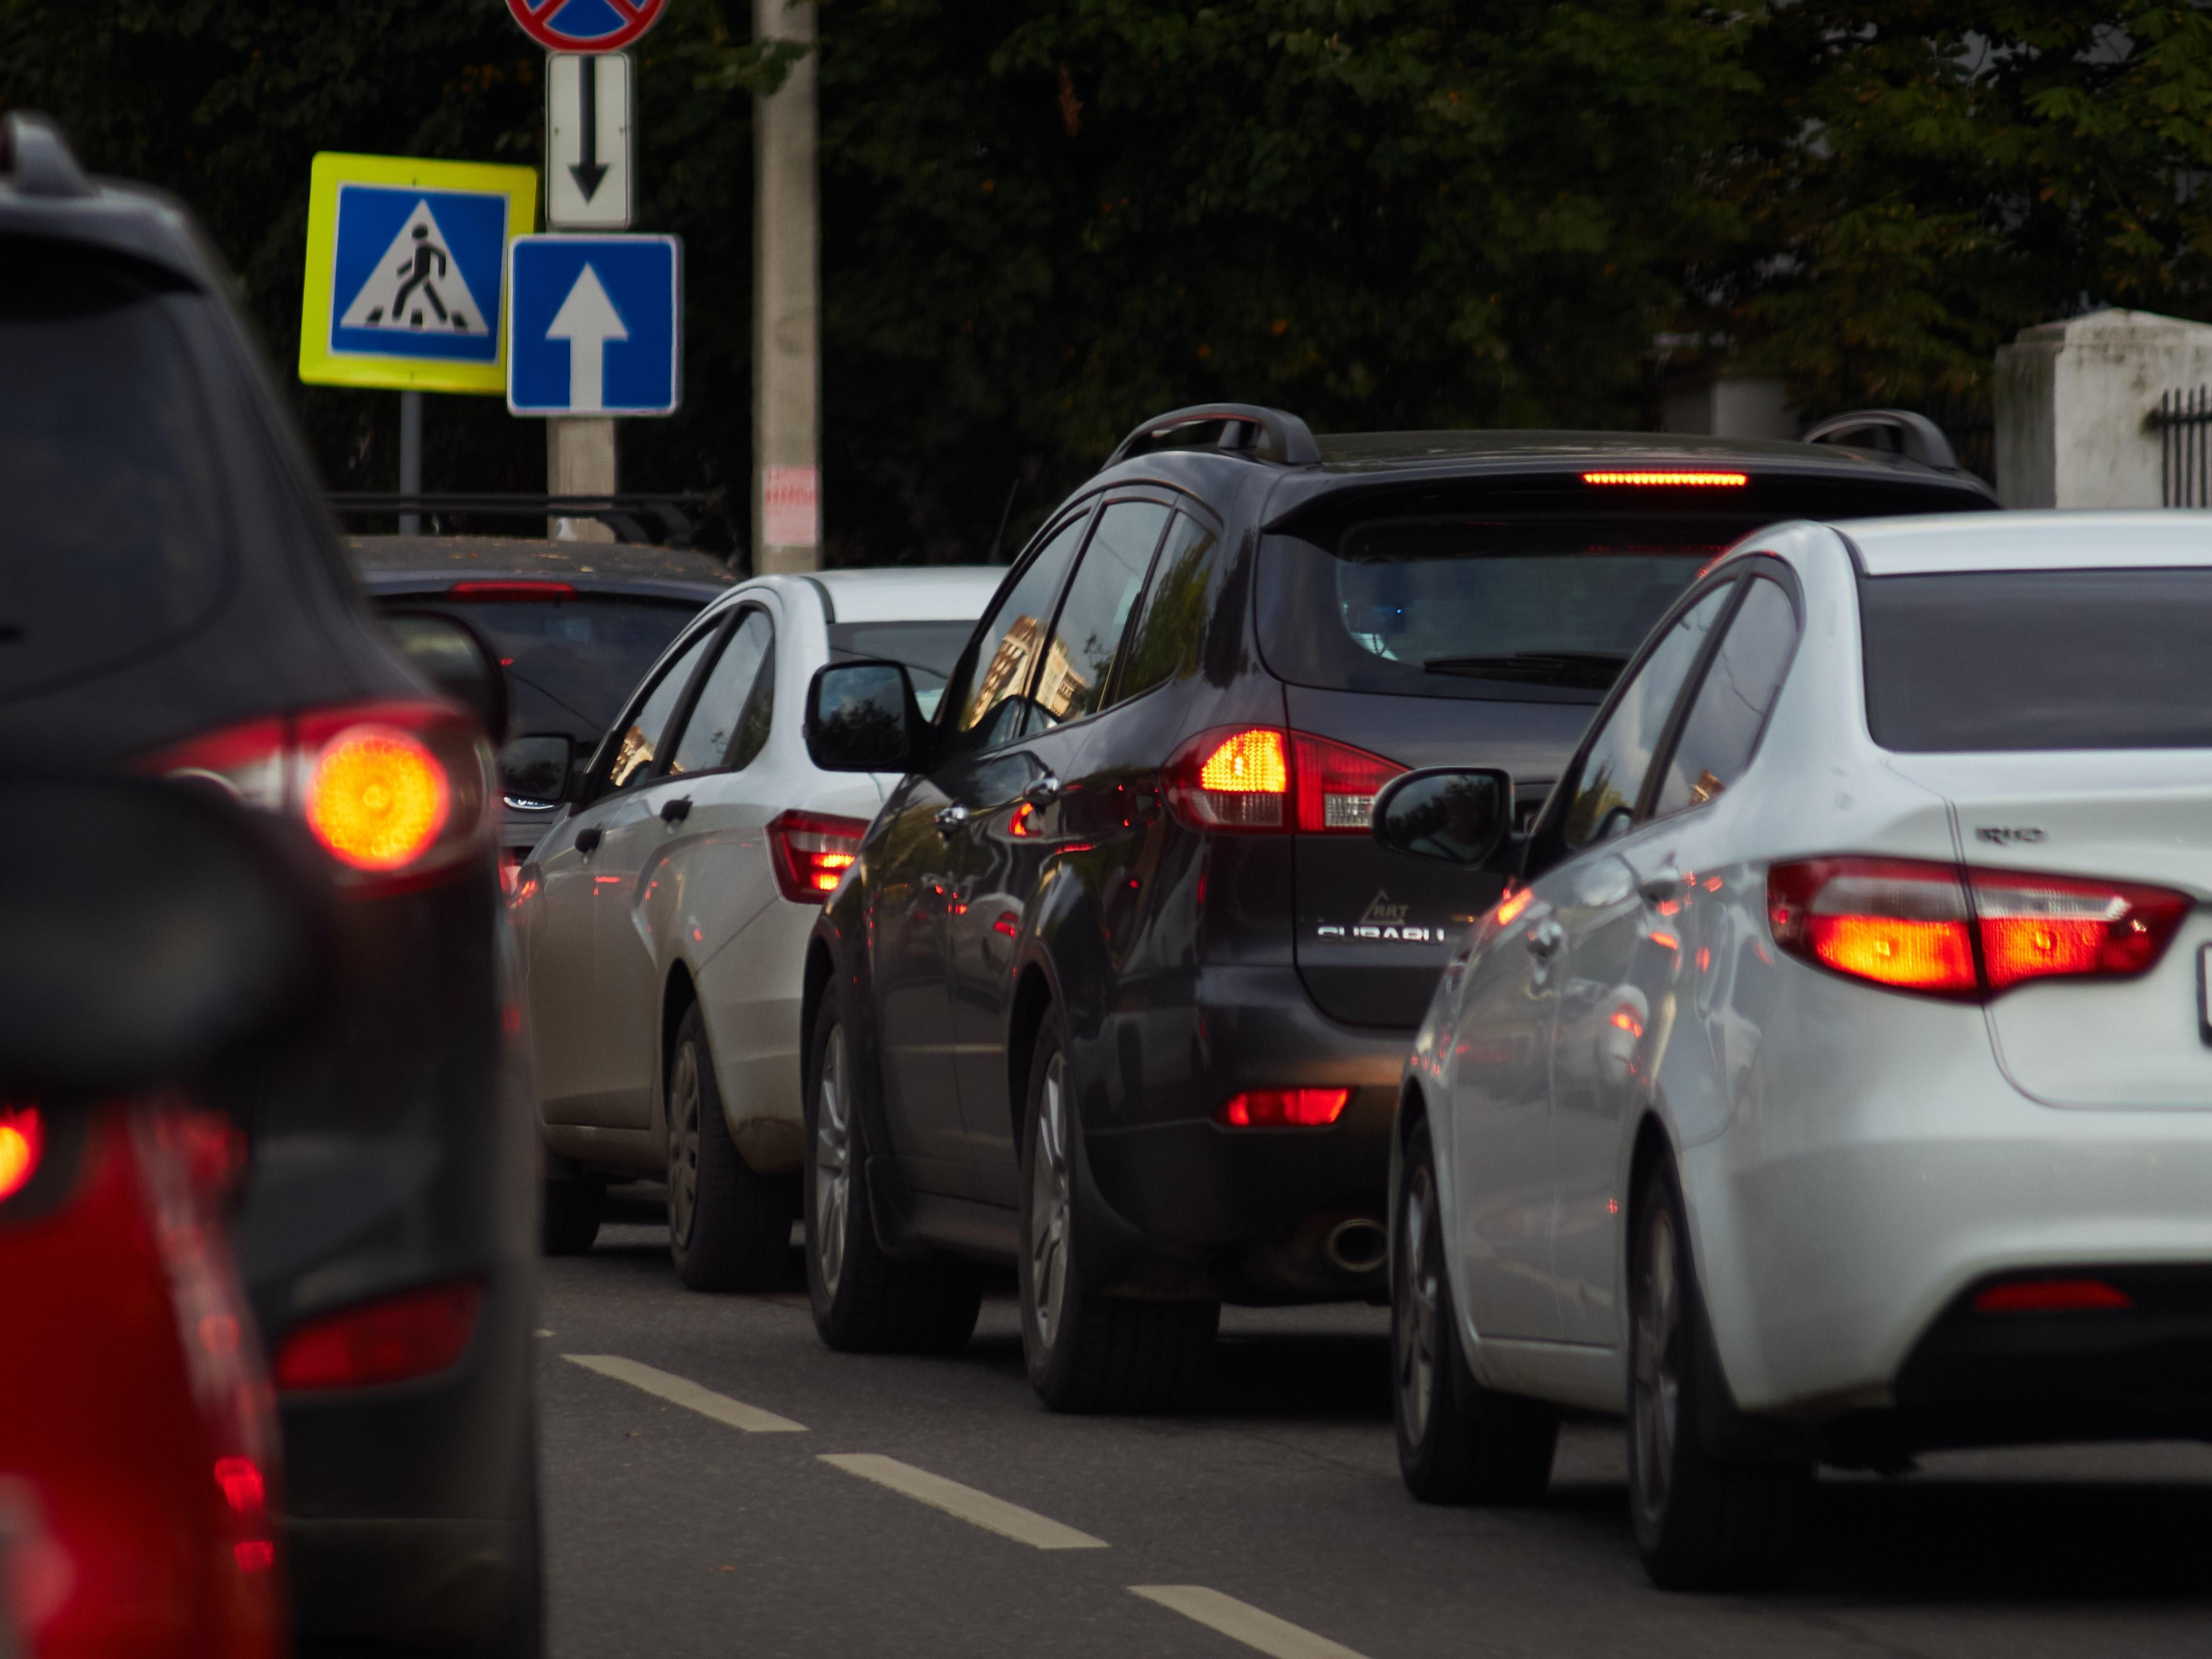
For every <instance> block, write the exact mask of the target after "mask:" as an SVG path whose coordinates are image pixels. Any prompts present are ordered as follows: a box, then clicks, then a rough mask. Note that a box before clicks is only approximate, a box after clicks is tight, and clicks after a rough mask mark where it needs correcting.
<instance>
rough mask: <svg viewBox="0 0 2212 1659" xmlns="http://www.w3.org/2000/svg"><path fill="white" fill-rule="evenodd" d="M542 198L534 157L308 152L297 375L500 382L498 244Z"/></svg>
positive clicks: (523, 224)
mask: <svg viewBox="0 0 2212 1659" xmlns="http://www.w3.org/2000/svg"><path fill="white" fill-rule="evenodd" d="M537 211H538V174H537V173H536V171H535V170H534V169H532V168H530V167H491V166H485V165H482V164H479V163H477V162H471V161H416V160H413V159H411V158H408V157H404V156H396V155H337V154H335V153H332V152H329V151H325V152H324V153H323V154H321V155H317V156H316V157H315V161H314V167H313V173H311V174H310V183H309V188H308V201H307V287H306V291H305V293H304V295H303V296H302V299H301V307H300V378H301V380H307V381H312V382H314V383H316V384H319V385H324V386H383V387H388V388H392V389H395V390H398V391H403V392H494V393H497V392H505V391H506V390H507V323H506V315H507V305H506V295H504V294H503V293H502V292H501V281H502V280H503V278H504V276H505V275H506V269H507V243H508V242H509V241H510V240H513V238H514V237H516V236H520V235H525V234H528V233H529V232H530V231H532V230H533V229H535V228H536V220H537Z"/></svg>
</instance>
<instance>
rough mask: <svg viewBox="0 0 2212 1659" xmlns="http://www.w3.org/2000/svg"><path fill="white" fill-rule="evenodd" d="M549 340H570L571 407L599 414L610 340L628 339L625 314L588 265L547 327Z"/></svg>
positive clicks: (604, 401)
mask: <svg viewBox="0 0 2212 1659" xmlns="http://www.w3.org/2000/svg"><path fill="white" fill-rule="evenodd" d="M545 337H546V338H547V339H549V340H566V341H567V342H568V408H569V410H570V412H572V413H574V414H577V415H588V414H596V413H598V412H599V410H602V409H604V408H605V407H606V391H605V387H606V355H607V342H608V341H610V340H627V339H628V338H629V330H628V329H626V328H624V327H623V319H622V316H621V313H618V312H617V311H616V309H615V302H614V301H612V300H610V299H609V298H607V291H606V289H605V288H603V287H601V286H600V284H599V272H597V271H596V270H592V268H591V266H589V265H586V266H585V267H584V268H583V270H580V271H579V272H578V273H577V275H576V283H575V286H574V287H573V288H571V289H569V290H568V298H567V299H565V300H563V301H561V309H560V310H558V311H556V312H555V313H553V322H552V325H551V326H550V327H549V328H547V329H546V331H545Z"/></svg>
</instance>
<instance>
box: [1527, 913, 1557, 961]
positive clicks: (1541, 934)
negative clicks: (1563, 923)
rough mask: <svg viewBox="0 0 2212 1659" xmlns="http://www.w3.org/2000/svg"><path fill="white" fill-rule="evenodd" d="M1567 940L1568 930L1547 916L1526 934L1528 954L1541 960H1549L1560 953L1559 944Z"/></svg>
mask: <svg viewBox="0 0 2212 1659" xmlns="http://www.w3.org/2000/svg"><path fill="white" fill-rule="evenodd" d="M1566 942H1567V930H1566V929H1565V928H1564V927H1560V926H1559V923H1558V922H1556V921H1552V920H1551V919H1550V918H1549V917H1547V918H1546V919H1545V920H1543V921H1540V922H1538V923H1537V924H1536V925H1535V926H1534V927H1531V928H1530V929H1529V930H1528V933H1527V934H1526V935H1525V936H1524V943H1526V944H1527V945H1528V954H1529V955H1530V956H1532V957H1536V958H1537V959H1538V960H1539V961H1549V960H1550V959H1551V958H1552V957H1554V956H1556V955H1558V954H1559V946H1561V945H1564V944H1565V943H1566Z"/></svg>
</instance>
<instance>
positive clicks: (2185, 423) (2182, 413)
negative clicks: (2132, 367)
mask: <svg viewBox="0 0 2212 1659" xmlns="http://www.w3.org/2000/svg"><path fill="white" fill-rule="evenodd" d="M2151 419H2152V421H2153V422H2154V424H2155V425H2156V426H2157V428H2158V435H2159V458H2158V483H2159V497H2160V501H2162V502H2163V503H2164V504H2165V505H2166V506H2167V507H2212V441H2208V436H2207V435H2208V434H2212V386H2197V387H2195V388H2193V389H2192V388H2187V387H2179V386H2177V387H2176V388H2175V389H2174V390H2172V391H2171V392H2166V394H2165V395H2164V396H2163V397H2161V398H2160V399H2159V400H2158V413H2157V414H2155V415H2154V416H2151Z"/></svg>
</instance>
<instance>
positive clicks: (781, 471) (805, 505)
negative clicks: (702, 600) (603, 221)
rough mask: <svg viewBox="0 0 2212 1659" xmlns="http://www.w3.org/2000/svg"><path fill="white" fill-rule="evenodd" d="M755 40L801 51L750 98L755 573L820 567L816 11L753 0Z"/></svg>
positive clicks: (787, 0)
mask: <svg viewBox="0 0 2212 1659" xmlns="http://www.w3.org/2000/svg"><path fill="white" fill-rule="evenodd" d="M753 33H754V34H755V35H756V36H757V38H759V39H760V40H772V39H775V38H777V37H781V38H782V39H784V40H791V41H793V42H796V43H798V44H799V45H802V46H805V47H806V48H807V52H806V55H805V57H803V58H800V59H799V61H798V62H797V63H795V64H793V65H792V66H791V72H790V74H789V75H788V76H787V77H786V78H785V80H784V83H783V84H782V86H781V87H779V88H777V89H776V90H775V92H774V93H772V94H767V95H765V96H762V97H758V98H756V99H755V100H754V101H753V134H754V137H753V146H754V149H753V157H754V190H753V515H752V518H753V523H752V532H753V534H752V545H753V560H752V565H753V573H754V574H756V575H760V574H765V573H767V572H769V571H781V570H813V569H816V568H819V566H820V564H821V562H822V467H821V459H820V454H821V386H822V368H821V320H820V319H821V302H820V295H819V272H818V264H819V236H818V232H817V204H816V200H815V190H816V179H815V131H816V129H815V54H814V52H813V46H814V38H815V37H814V8H813V6H811V4H807V3H805V0H799V3H793V0H753Z"/></svg>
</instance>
